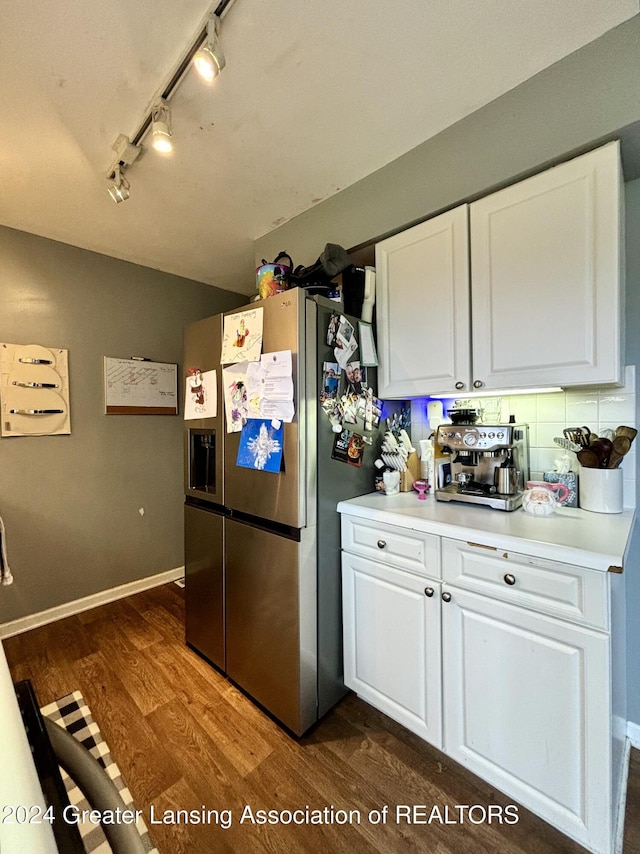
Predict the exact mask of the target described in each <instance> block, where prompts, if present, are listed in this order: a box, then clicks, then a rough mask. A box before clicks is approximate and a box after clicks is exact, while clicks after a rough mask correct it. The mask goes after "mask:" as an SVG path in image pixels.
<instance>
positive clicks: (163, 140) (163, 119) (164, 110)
mask: <svg viewBox="0 0 640 854" xmlns="http://www.w3.org/2000/svg"><path fill="white" fill-rule="evenodd" d="M151 145H152V146H153V147H154V148H155V150H156V151H159V152H160V153H161V154H170V153H171V152H172V151H173V142H172V140H171V111H170V110H169V106H168V104H167V102H166V101H165V99H164V98H161V99H160V100H159V101H158V102H157V103H156V104H154V105H153V107H152V108H151Z"/></svg>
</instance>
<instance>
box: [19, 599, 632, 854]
mask: <svg viewBox="0 0 640 854" xmlns="http://www.w3.org/2000/svg"><path fill="white" fill-rule="evenodd" d="M183 615H184V594H183V591H182V590H181V589H180V588H179V587H177V586H176V585H175V584H168V585H165V586H163V587H158V588H156V589H154V590H150V591H147V592H144V593H139V594H137V595H134V596H130V597H128V598H127V599H122V600H120V601H118V602H114V603H111V604H108V605H104V606H102V607H99V608H95V609H93V610H91V611H86V612H84V613H82V614H79V615H77V616H74V617H69V618H67V619H64V620H60V621H59V622H56V623H53V624H51V625H48V626H43V627H41V628H38V629H33V630H32V631H30V632H26V633H24V634H22V635H18V636H16V637H13V638H8V639H7V640H5V641H4V647H5V650H6V654H7V658H8V661H9V665H10V668H11V672H12V676H13V679H14V680H15V681H17V680H19V679H30V680H31V681H32V683H33V685H34V688H35V690H36V694H37V696H38V699H39V701H40V704H41V705H44V704H46V703H49V702H51V701H53V700H55V699H58V698H60V697H62V696H64V695H65V694H68V693H70V692H71V691H75V690H80V691H81V692H82V693H83V695H84V697H85V699H86V701H87V703H88V704H89V707H90V709H91V712H92V714H93V717H94V718H95V720H96V721H97V723H98V725H99V726H100V729H101V731H102V733H103V736H104V738H105V739H106V740H107V742H108V744H109V746H110V748H111V753H112V755H113V758H114V760H115V761H116V762H117V763H118V765H119V766H120V769H121V771H122V774H123V776H124V779H125V782H126V783H127V785H128V786H129V789H130V790H131V792H132V794H133V797H134V799H135V802H136V806H137V807H138V808H140V809H142V810H143V811H144V812H143V814H144V817H145V820H146V821H147V824H148V825H149V830H150V833H151V836H152V838H153V840H154V842H155V844H156V845H157V847H158V849H159V851H160V852H161V854H180V852H188V853H189V854H207V852H271V854H274V852H314V854H315V852H343V851H350V852H354V854H355V852H357V854H360V852H384V854H393V852H411V851H415V852H434V853H435V854H465V852H474V854H475V852H505V854H506V852H508V854H513V853H514V852H530V854H560V852H583V851H584V849H583V848H581V847H580V846H579V845H577V844H575V843H573V842H571V841H570V840H569V839H567V838H566V837H565V836H563V835H562V834H561V833H559V832H557V831H556V830H554V829H553V828H552V827H550V826H549V825H548V824H546V823H545V822H543V821H541V820H540V819H538V818H536V817H535V816H533V815H532V814H531V813H529V812H528V811H527V810H525V809H524V808H522V807H520V808H519V809H518V815H519V820H518V822H517V823H516V824H507V823H500V822H499V821H498V814H499V812H500V810H499V809H498V808H499V807H506V806H507V805H508V804H510V803H511V801H510V800H509V799H508V798H505V797H504V796H503V795H502V794H500V793H499V792H497V791H495V790H493V789H492V788H491V787H490V786H488V785H487V784H485V783H484V782H482V781H481V780H480V779H478V778H477V777H475V776H474V775H472V774H470V773H468V772H467V771H466V770H464V769H463V768H461V767H460V766H459V765H457V764H456V763H454V762H451V761H450V760H449V759H447V757H445V756H444V754H442V753H440V752H439V751H437V750H435V749H433V748H431V747H430V746H429V745H427V744H425V743H424V742H423V741H422V740H421V739H420V738H418V737H417V736H414V735H413V734H411V733H409V732H408V731H407V730H405V729H404V728H403V727H401V726H399V725H397V724H395V723H394V722H393V721H391V720H390V719H389V718H387V717H385V716H384V715H382V714H381V713H379V712H377V711H376V710H375V709H373V708H371V707H370V706H368V705H367V704H365V703H363V702H362V701H360V700H359V699H358V698H357V697H355V696H354V695H349V696H347V697H346V698H345V699H344V700H343V701H342V702H341V703H340V704H339V705H338V706H337V707H336V708H335V709H333V710H332V711H331V712H330V713H329V714H328V715H327V716H326V717H325V718H324V719H323V720H322V721H321V722H320V723H319V724H318V725H317V726H316V727H315V728H314V729H313V730H312V731H311V732H310V733H309V734H308V735H307V736H305V737H304V738H302V739H300V740H296V739H293V738H292V737H291V736H290V735H288V734H287V733H285V732H284V731H283V730H282V729H281V728H280V727H279V726H278V725H277V724H275V723H274V722H273V721H272V720H270V718H268V717H267V716H266V715H265V714H263V713H262V712H261V711H260V710H259V709H257V708H256V707H255V706H254V705H253V703H251V701H250V700H248V699H247V698H246V697H245V696H244V695H243V694H242V693H241V692H240V691H238V690H237V689H236V688H235V687H234V686H233V685H231V684H230V683H229V682H228V681H227V680H226V679H225V678H224V677H222V676H221V675H220V674H219V673H217V672H216V671H215V670H214V669H213V668H211V667H210V666H209V665H207V664H206V663H205V662H204V661H202V660H201V659H200V658H199V657H198V656H197V655H196V654H195V653H194V652H192V651H191V650H190V649H188V648H187V647H186V646H185V644H184V628H183V626H184V620H183ZM639 756H640V754H638V752H637V751H632V760H631V773H630V777H629V787H628V800H627V818H626V829H625V846H624V852H625V854H634V852H640V810H639V809H638V807H639V806H640V760H639ZM306 805H308V806H309V807H310V808H311V809H315V810H324V809H325V807H326V808H330V807H333V809H334V810H335V811H336V812H335V816H336V817H337V818H338V819H340V818H342V815H341V814H339V813H338V812H337V811H339V810H344V811H347V812H349V811H352V820H351V821H350V822H348V823H337V822H336V823H333V824H330V823H324V824H318V823H315V824H314V823H310V822H308V823H305V824H301V825H291V824H290V825H285V824H283V823H279V824H273V825H270V824H257V823H252V822H251V819H250V817H249V816H248V814H247V813H246V808H247V807H248V808H250V809H251V810H252V811H253V813H254V816H255V815H256V814H257V811H258V810H278V811H283V810H294V809H298V810H299V809H304V808H305V806H306ZM398 805H400V806H402V805H407V806H413V805H426V809H427V813H426V815H428V814H429V812H430V811H431V809H432V807H433V806H436V807H438V808H439V810H440V815H441V817H442V823H440V822H439V821H437V820H433V821H432V822H431V823H430V824H408V823H405V822H404V821H400V822H397V821H396V815H395V810H396V807H397V806H398ZM457 805H467V806H473V805H478V806H477V807H476V809H475V810H474V811H472V812H471V814H470V816H471V818H472V819H473V820H475V821H478V820H479V819H480V818H481V815H482V809H481V808H484V810H486V811H488V807H489V806H490V805H495V806H494V809H493V810H492V816H493V820H492V821H491V823H488V822H485V823H478V824H473V823H471V822H470V821H469V814H468V813H463V818H464V821H462V822H461V823H460V822H458V821H457V815H458V812H457V811H456V809H455V808H456V806H457ZM385 806H388V807H389V809H390V814H389V817H388V818H387V820H386V823H382V822H380V823H378V824H375V823H373V821H370V820H369V814H370V812H371V811H379V810H382V809H383V808H384V807H385ZM152 807H153V809H154V815H155V819H156V820H157V821H159V820H160V819H162V818H163V817H167V818H168V819H169V820H171V819H172V818H173V817H174V814H175V813H176V811H178V810H194V811H195V815H201V813H202V810H203V808H204V809H206V810H211V811H216V812H215V813H213V812H212V813H210V816H209V819H210V821H209V823H207V824H205V823H200V824H197V823H195V821H193V820H192V821H190V822H189V823H188V824H187V823H169V824H163V823H160V824H150V822H149V818H150V810H151V808H152ZM447 807H448V814H447V811H446V808H447ZM243 810H244V811H245V821H244V822H242V823H241V818H242V816H243ZM165 811H171V812H165ZM227 811H231V816H232V820H231V822H230V826H225V825H227V824H228V821H227V819H228V817H229V813H228V812H227ZM358 815H359V816H360V823H359V824H358V823H357V816H358ZM503 815H504V814H503ZM216 817H217V818H218V823H216V821H215V819H216ZM418 817H420V816H418ZM372 818H373V819H375V818H376V813H373V814H372ZM445 821H446V822H447V823H445Z"/></svg>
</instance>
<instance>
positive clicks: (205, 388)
mask: <svg viewBox="0 0 640 854" xmlns="http://www.w3.org/2000/svg"><path fill="white" fill-rule="evenodd" d="M185 384H186V388H185V392H184V420H185V421H189V420H191V419H194V418H215V417H216V415H217V414H218V378H217V374H216V372H215V371H204V373H203V372H202V371H199V370H198V369H197V368H193V369H190V370H189V373H188V375H187V378H186V383H185Z"/></svg>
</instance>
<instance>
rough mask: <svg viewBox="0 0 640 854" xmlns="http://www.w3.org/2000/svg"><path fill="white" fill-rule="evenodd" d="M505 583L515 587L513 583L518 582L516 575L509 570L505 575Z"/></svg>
mask: <svg viewBox="0 0 640 854" xmlns="http://www.w3.org/2000/svg"><path fill="white" fill-rule="evenodd" d="M504 583H505V584H508V585H509V586H511V587H513V585H514V584H515V583H516V577H515V575H511V573H510V572H507V574H506V575H505V576H504Z"/></svg>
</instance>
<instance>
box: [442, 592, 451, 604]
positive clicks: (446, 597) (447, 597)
mask: <svg viewBox="0 0 640 854" xmlns="http://www.w3.org/2000/svg"><path fill="white" fill-rule="evenodd" d="M442 601H443V602H451V593H443V594H442Z"/></svg>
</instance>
